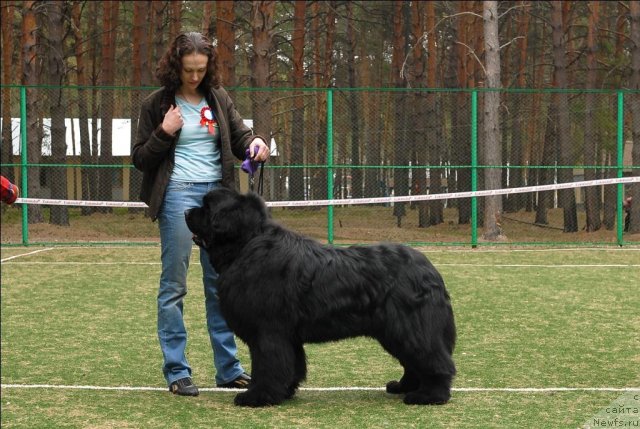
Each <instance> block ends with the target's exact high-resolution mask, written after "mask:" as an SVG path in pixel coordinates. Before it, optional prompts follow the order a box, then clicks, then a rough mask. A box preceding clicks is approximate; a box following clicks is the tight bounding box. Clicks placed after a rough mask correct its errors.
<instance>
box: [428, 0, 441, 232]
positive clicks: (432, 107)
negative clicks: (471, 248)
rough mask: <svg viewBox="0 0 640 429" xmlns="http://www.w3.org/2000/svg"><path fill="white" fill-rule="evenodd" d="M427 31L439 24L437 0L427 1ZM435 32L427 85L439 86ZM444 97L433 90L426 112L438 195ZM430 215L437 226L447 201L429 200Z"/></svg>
mask: <svg viewBox="0 0 640 429" xmlns="http://www.w3.org/2000/svg"><path fill="white" fill-rule="evenodd" d="M425 7H426V19H425V23H426V30H427V31H431V30H432V29H433V28H435V26H436V10H435V3H434V2H426V3H425ZM437 34H439V33H438V32H436V31H432V32H431V33H429V36H428V37H429V38H428V40H427V87H428V88H436V87H437V82H436V73H437V69H436V61H437V56H438V51H437V46H436V35H437ZM441 104H442V96H441V94H440V93H438V92H430V93H428V94H427V110H428V111H431V112H433V114H429V113H427V121H428V122H427V123H428V127H427V144H428V154H429V155H428V156H429V165H431V166H435V167H436V168H432V169H431V170H430V172H429V193H430V194H439V193H441V192H442V178H443V170H442V169H441V168H439V167H441V166H442V165H443V159H444V157H445V155H444V154H443V153H442V152H443V148H444V144H443V141H444V138H443V135H442V134H443V133H442V123H443V122H444V113H443V109H442V108H441V107H442V106H441ZM427 208H428V213H429V214H428V218H427V225H438V224H441V223H442V222H444V201H443V200H434V201H429V202H428V203H427Z"/></svg>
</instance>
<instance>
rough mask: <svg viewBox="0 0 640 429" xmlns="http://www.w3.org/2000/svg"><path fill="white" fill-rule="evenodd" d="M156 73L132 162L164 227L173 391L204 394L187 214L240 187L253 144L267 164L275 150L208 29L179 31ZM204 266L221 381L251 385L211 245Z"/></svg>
mask: <svg viewBox="0 0 640 429" xmlns="http://www.w3.org/2000/svg"><path fill="white" fill-rule="evenodd" d="M156 77H157V78H158V80H159V81H160V83H161V84H162V88H160V89H159V90H157V91H155V92H153V93H152V94H151V95H150V96H149V97H147V98H146V99H145V100H144V102H143V104H142V108H141V111H140V117H139V119H138V130H137V137H136V141H135V143H134V145H133V150H132V154H133V164H134V165H135V167H136V168H137V169H138V170H140V171H142V172H143V179H142V189H141V191H140V197H141V199H142V201H144V202H145V203H147V205H148V206H149V215H150V216H151V219H152V220H156V219H157V220H158V224H159V229H160V244H161V252H162V255H161V260H162V273H161V275H160V287H159V292H158V338H159V340H160V347H161V349H162V353H163V356H164V364H163V367H162V371H163V373H164V377H165V379H166V380H167V384H168V385H169V390H170V391H171V392H172V393H174V394H177V395H186V396H197V395H198V393H199V392H198V388H197V387H196V386H195V385H194V384H193V381H192V380H191V367H190V366H189V364H188V362H187V359H186V357H185V348H186V345H187V332H186V330H185V326H184V320H183V299H184V297H185V295H186V293H187V270H188V267H189V257H190V255H191V250H192V241H191V236H192V235H191V232H190V231H189V229H188V228H187V225H186V223H185V220H184V212H185V210H187V209H189V208H192V207H196V206H199V205H201V203H202V197H203V196H204V195H205V194H206V193H207V192H208V191H209V190H211V189H214V188H216V187H219V186H226V187H232V188H236V183H235V179H234V159H233V158H234V157H235V158H237V159H240V160H241V159H243V158H244V156H245V153H246V151H247V149H249V153H250V154H253V159H254V160H255V161H266V160H267V158H268V157H269V149H268V147H267V145H266V143H265V141H264V139H263V138H262V137H260V136H256V135H253V133H252V131H251V129H250V128H248V127H247V126H245V125H244V123H243V121H242V118H241V117H240V115H239V114H238V112H237V111H236V109H235V107H234V104H233V101H232V100H231V98H230V97H229V95H228V94H227V92H226V91H225V90H224V89H223V88H222V87H221V86H220V83H219V80H218V74H217V64H216V54H215V49H214V47H213V45H212V44H211V41H210V40H209V39H207V38H206V37H205V36H203V35H202V34H200V33H195V32H192V33H185V34H181V35H179V36H178V37H177V38H176V39H175V40H174V41H173V43H171V45H170V46H169V49H168V50H167V51H166V53H165V54H164V55H163V57H162V59H161V60H160V62H159V63H158V67H157V69H156ZM200 264H201V265H202V271H203V283H204V294H205V304H206V316H207V328H208V330H209V337H210V339H211V346H212V348H213V356H214V357H213V361H214V365H215V368H216V385H217V386H218V387H229V388H246V387H247V386H248V384H249V382H250V380H251V378H250V376H249V375H248V374H246V373H245V371H244V369H243V368H242V366H241V364H240V362H239V361H238V359H237V358H236V352H237V348H236V344H235V339H234V335H233V333H232V332H231V331H230V330H229V328H228V327H227V324H226V322H225V320H224V319H223V318H222V316H221V314H220V308H219V305H218V297H217V293H216V278H217V274H216V272H215V271H214V270H213V268H212V266H211V264H210V262H209V258H208V255H207V253H206V252H205V251H204V250H200Z"/></svg>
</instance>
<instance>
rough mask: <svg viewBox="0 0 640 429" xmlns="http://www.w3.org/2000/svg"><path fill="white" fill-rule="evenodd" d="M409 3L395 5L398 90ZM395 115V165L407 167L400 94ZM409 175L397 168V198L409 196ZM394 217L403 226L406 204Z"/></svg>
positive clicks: (401, 83) (402, 82) (395, 210)
mask: <svg viewBox="0 0 640 429" xmlns="http://www.w3.org/2000/svg"><path fill="white" fill-rule="evenodd" d="M408 6H409V4H408V3H404V2H395V3H394V5H393V9H394V12H393V54H392V65H391V71H392V74H393V80H394V82H395V87H396V88H404V87H405V86H406V82H405V79H404V78H403V77H402V75H401V70H402V64H403V61H404V58H405V55H406V50H405V48H406V45H405V42H406V38H405V35H404V26H405V22H404V19H403V18H404V17H403V15H404V13H405V12H404V8H405V7H408ZM396 97H397V99H396V102H395V115H394V138H393V140H394V164H395V165H401V166H406V165H408V164H409V163H408V162H407V161H408V152H407V149H406V147H405V144H406V134H407V133H406V127H407V126H408V121H407V111H406V107H405V106H406V97H405V95H404V94H402V93H399V94H397V95H396ZM408 180H409V175H408V172H407V169H406V168H397V169H395V170H394V172H393V189H394V194H395V195H396V196H405V195H408V194H409V192H408V191H409V189H408V188H409V183H408ZM393 215H394V216H395V217H396V225H397V226H398V227H401V226H402V218H403V217H404V216H405V215H406V212H405V203H395V204H394V205H393Z"/></svg>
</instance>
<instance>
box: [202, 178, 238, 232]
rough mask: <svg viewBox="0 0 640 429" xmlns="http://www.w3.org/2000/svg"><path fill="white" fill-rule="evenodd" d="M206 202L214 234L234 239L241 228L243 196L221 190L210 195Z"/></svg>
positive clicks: (227, 190)
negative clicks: (239, 222)
mask: <svg viewBox="0 0 640 429" xmlns="http://www.w3.org/2000/svg"><path fill="white" fill-rule="evenodd" d="M208 197H210V198H207V197H205V202H206V204H208V209H209V210H208V211H209V216H210V226H211V229H212V231H213V233H214V234H215V235H216V236H219V237H227V238H229V237H233V236H235V235H236V234H237V230H238V228H239V225H238V216H239V214H240V213H239V212H240V210H241V209H242V204H241V198H242V196H241V195H240V194H238V193H237V192H234V191H232V190H229V189H225V188H223V189H220V190H216V191H214V192H212V193H210V194H208Z"/></svg>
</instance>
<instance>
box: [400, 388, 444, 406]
mask: <svg viewBox="0 0 640 429" xmlns="http://www.w3.org/2000/svg"><path fill="white" fill-rule="evenodd" d="M450 397H451V396H450V395H449V394H433V393H432V392H424V391H420V390H416V391H414V392H409V393H407V395H406V396H405V397H404V403H405V404H407V405H444V404H446V403H447V402H449V399H450Z"/></svg>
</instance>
